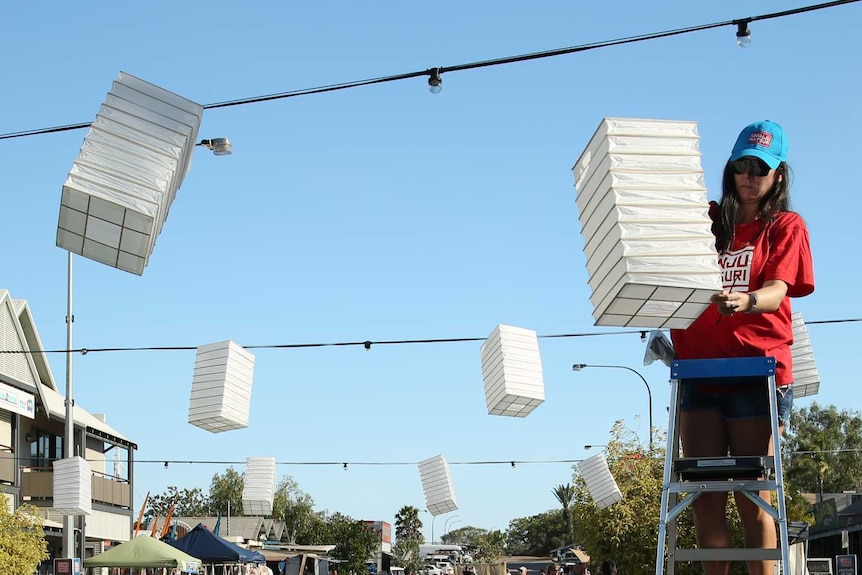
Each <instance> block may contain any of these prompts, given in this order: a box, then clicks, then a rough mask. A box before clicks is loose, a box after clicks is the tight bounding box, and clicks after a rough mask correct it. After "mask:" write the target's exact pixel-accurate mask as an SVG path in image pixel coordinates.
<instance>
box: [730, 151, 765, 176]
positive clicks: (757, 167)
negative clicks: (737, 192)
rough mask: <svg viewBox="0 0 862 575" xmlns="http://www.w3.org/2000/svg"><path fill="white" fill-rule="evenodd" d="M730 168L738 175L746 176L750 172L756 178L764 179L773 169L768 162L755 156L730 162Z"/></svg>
mask: <svg viewBox="0 0 862 575" xmlns="http://www.w3.org/2000/svg"><path fill="white" fill-rule="evenodd" d="M730 166H731V167H732V168H733V171H734V172H735V173H737V174H744V173H746V172H750V173H751V175H752V176H754V177H756V178H762V177H763V176H765V175H766V174H768V173H769V171H770V170H771V169H772V168H770V167H769V165H768V164H767V163H766V162H764V161H763V160H761V159H760V158H755V157H753V156H746V157H744V158H740V159H738V160H734V161H732V162H730Z"/></svg>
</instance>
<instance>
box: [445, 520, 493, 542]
mask: <svg viewBox="0 0 862 575" xmlns="http://www.w3.org/2000/svg"><path fill="white" fill-rule="evenodd" d="M487 533H488V531H487V530H486V529H482V528H480V527H473V526H472V525H468V526H466V527H459V528H458V529H451V530H450V531H449V533H445V534H443V536H442V537H441V538H440V541H442V542H443V543H445V544H447V545H468V546H471V545H473V544H474V542H475V540H476V538H477V537H479V536H481V535H485V534H487Z"/></svg>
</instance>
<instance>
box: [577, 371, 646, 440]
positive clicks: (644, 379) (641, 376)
mask: <svg viewBox="0 0 862 575" xmlns="http://www.w3.org/2000/svg"><path fill="white" fill-rule="evenodd" d="M585 367H604V368H608V369H625V370H626V371H630V372H632V373H633V374H635V375H636V376H638V377H639V378H641V381H642V382H644V386H646V391H647V397H648V398H649V448H650V451H652V390H651V389H650V387H649V383H647V380H646V378H645V377H644V376H643V375H641V372H639V371H638V370H636V369H632V368H630V367H627V366H625V365H596V364H587V363H576V364H574V365H572V371H581V370H582V369H584V368H585Z"/></svg>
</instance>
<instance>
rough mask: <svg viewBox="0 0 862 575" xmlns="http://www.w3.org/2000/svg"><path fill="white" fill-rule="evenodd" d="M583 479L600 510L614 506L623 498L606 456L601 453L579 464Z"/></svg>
mask: <svg viewBox="0 0 862 575" xmlns="http://www.w3.org/2000/svg"><path fill="white" fill-rule="evenodd" d="M578 470H579V471H580V472H581V477H583V478H584V481H585V482H586V484H587V490H589V492H590V497H592V498H593V502H594V503H595V504H596V506H597V507H598V508H599V509H604V508H605V507H608V506H609V505H613V504H614V503H616V502H617V501H619V500H620V499H622V498H623V494H622V492H621V491H620V488H619V486H618V485H617V482H616V480H615V479H614V476H613V475H611V470H610V468H609V467H608V462H607V460H606V459H605V456H604V454H602V453H599V454H598V455H593V456H592V457H588V458H587V459H584V460H583V461H581V462H580V463H578Z"/></svg>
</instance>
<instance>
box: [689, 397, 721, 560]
mask: <svg viewBox="0 0 862 575" xmlns="http://www.w3.org/2000/svg"><path fill="white" fill-rule="evenodd" d="M725 425H726V424H725V421H724V417H723V416H722V415H721V413H720V412H719V411H718V410H717V409H697V410H690V411H689V410H683V411H682V412H680V439H682V451H683V454H684V455H685V457H722V456H725V455H727V452H728V437H727V430H726V427H725ZM691 506H692V510H693V511H694V530H695V533H696V534H697V544H698V546H699V547H700V548H702V549H711V548H725V547H730V532H729V531H728V527H727V516H726V510H727V493H712V492H704V493H701V494H700V496H698V498H697V499H695V500H694V502H693V503H692V505H691ZM703 569H704V571H705V572H706V575H728V573H730V563H728V562H727V561H704V562H703Z"/></svg>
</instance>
